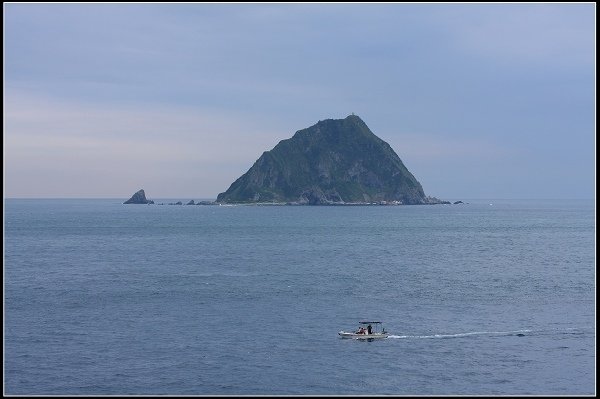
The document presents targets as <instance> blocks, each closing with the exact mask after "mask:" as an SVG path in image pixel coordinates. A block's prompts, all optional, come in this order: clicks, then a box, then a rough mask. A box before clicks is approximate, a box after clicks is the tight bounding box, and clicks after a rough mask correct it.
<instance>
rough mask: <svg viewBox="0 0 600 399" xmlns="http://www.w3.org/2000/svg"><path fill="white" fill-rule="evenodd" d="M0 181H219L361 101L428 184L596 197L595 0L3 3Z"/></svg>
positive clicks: (186, 187)
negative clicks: (560, 0)
mask: <svg viewBox="0 0 600 399" xmlns="http://www.w3.org/2000/svg"><path fill="white" fill-rule="evenodd" d="M3 7H4V189H5V191H4V192H5V197H43V198H48V197H59V198H60V197H62V198H67V197H78V198H86V197H95V198H103V197H110V198H125V199H126V198H129V197H130V196H131V195H132V194H133V193H134V192H135V191H137V190H138V189H140V188H144V189H145V191H146V195H147V196H148V198H151V199H152V198H181V199H201V198H216V196H217V194H218V193H220V192H223V191H225V190H226V189H227V188H228V187H229V185H230V184H231V183H232V182H233V181H234V180H235V179H237V178H238V177H239V176H240V175H242V174H243V173H245V172H246V171H247V170H248V169H249V168H250V167H251V166H252V164H253V163H254V161H255V160H256V159H257V158H258V157H259V156H260V155H261V154H262V152H263V151H266V150H270V149H272V148H273V147H274V146H275V145H276V144H277V143H278V142H279V141H280V140H283V139H287V138H289V137H291V136H292V135H293V134H294V133H295V132H296V131H297V130H300V129H303V128H306V127H309V126H312V125H313V124H315V123H317V122H318V121H319V120H322V119H328V118H333V119H338V118H344V117H346V116H348V115H349V114H351V113H353V112H354V113H355V114H356V115H358V116H360V117H361V118H362V119H363V120H364V121H365V123H366V124H367V125H368V126H369V127H370V129H371V130H372V131H373V133H375V134H376V135H377V136H379V137H380V138H381V139H383V140H385V141H387V142H388V143H389V144H390V145H391V146H392V148H393V149H394V150H395V151H396V153H397V154H398V155H399V156H400V158H401V159H402V161H403V162H404V164H405V165H406V166H407V168H408V169H409V170H410V171H411V172H412V173H413V174H414V175H415V177H416V178H417V180H419V182H420V183H421V184H422V186H423V189H424V190H425V193H426V194H427V195H431V196H435V197H438V198H440V199H448V200H452V199H468V198H527V199H528V198H565V199H570V198H594V197H595V162H596V161H595V144H596V135H595V101H596V96H595V68H596V66H595V49H596V41H595V37H596V26H595V13H596V6H595V4H594V3H580V4H539V3H533V4H492V3H490V4H474V5H473V4H451V3H447V4H389V3H382V4H368V3H365V4H351V3H348V4H275V5H272V4H184V3H182V4H156V3H147V4H85V3H82V4H68V3H65V4H20V3H14V4H7V3H4V5H3Z"/></svg>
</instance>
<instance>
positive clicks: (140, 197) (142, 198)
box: [123, 190, 154, 204]
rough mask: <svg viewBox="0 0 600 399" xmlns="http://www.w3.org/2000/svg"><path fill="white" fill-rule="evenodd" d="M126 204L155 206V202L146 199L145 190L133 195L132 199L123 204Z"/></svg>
mask: <svg viewBox="0 0 600 399" xmlns="http://www.w3.org/2000/svg"><path fill="white" fill-rule="evenodd" d="M123 203H124V204H154V201H152V200H147V199H146V193H145V192H144V190H140V191H138V192H137V193H135V194H133V195H132V196H131V198H129V199H128V200H127V201H125V202H123Z"/></svg>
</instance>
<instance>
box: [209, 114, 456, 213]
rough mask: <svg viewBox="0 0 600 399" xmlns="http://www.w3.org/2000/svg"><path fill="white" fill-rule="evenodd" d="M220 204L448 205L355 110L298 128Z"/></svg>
mask: <svg viewBox="0 0 600 399" xmlns="http://www.w3.org/2000/svg"><path fill="white" fill-rule="evenodd" d="M216 202H217V203H220V204H223V203H236V204H241V203H246V204H251V203H256V204H258V203H280V204H281V203H287V204H299V205H352V204H373V203H377V204H395V205H400V204H402V205H416V204H442V203H444V204H448V203H449V202H447V201H440V200H438V199H437V198H434V197H429V196H426V195H425V193H424V191H423V188H422V187H421V184H420V183H419V182H418V181H417V179H416V178H415V177H414V176H413V175H412V173H410V172H409V171H408V169H407V168H406V167H405V166H404V164H403V163H402V161H401V160H400V158H399V157H398V155H397V154H396V153H395V152H394V150H393V149H392V148H391V147H390V145H389V144H388V143H386V142H385V141H383V140H381V139H380V138H379V137H377V136H376V135H375V134H373V132H371V130H370V129H369V128H368V126H367V125H366V124H365V122H363V121H362V119H360V118H359V117H358V116H356V115H354V114H352V115H350V116H348V117H346V118H344V119H327V120H323V121H319V122H318V123H317V124H315V125H313V126H311V127H309V128H306V129H303V130H299V131H297V132H296V133H295V134H294V136H293V137H292V138H290V139H286V140H282V141H280V142H279V144H277V145H276V146H275V147H274V148H273V149H272V150H271V151H265V152H264V153H263V154H262V155H261V156H260V158H258V160H257V161H256V162H255V163H254V165H253V166H252V167H251V168H250V169H249V170H248V171H247V172H246V173H245V174H243V175H242V176H241V177H240V178H238V179H237V180H236V181H235V182H233V183H232V184H231V186H230V187H229V189H228V190H227V191H225V192H223V193H221V194H219V195H218V197H217V201H216Z"/></svg>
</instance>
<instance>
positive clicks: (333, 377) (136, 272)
mask: <svg viewBox="0 0 600 399" xmlns="http://www.w3.org/2000/svg"><path fill="white" fill-rule="evenodd" d="M121 202H122V200H18V199H8V200H5V225H4V228H5V231H4V234H5V236H4V244H5V247H4V251H5V252H4V256H5V259H4V262H5V263H4V312H5V313H4V334H5V336H4V361H5V363H4V389H5V393H6V394H18V395H26V394H57V395H58V394H67V395H80V394H85V395H103V394H156V395H160V394H181V395H188V394H192V395H193V394H198V395H209V394H217V395H234V394H248V395H255V394H344V395H355V394H394V395H415V394H416V395H427V394H436V395H440V394H448V395H451V394H511V395H512V394H537V395H542V394H558V395H566V394H582V395H588V394H589V395H591V394H594V393H595V352H596V347H595V342H596V339H595V338H596V335H595V244H594V239H595V208H594V203H593V201H508V200H504V201H482V200H479V201H469V202H470V203H469V204H464V205H435V206H388V207H380V206H372V207H360V206H357V207H289V206H285V207H278V206H272V207H268V206H236V207H225V206H221V207H219V206H185V205H184V206H168V205H165V206H160V205H122V204H121ZM165 202H166V201H165ZM364 319H376V320H381V321H383V322H384V326H385V327H386V329H387V330H388V331H390V332H391V334H392V335H391V336H390V338H388V339H385V340H381V341H373V342H362V341H356V340H351V339H349V340H347V339H341V338H339V337H338V335H337V332H338V331H340V330H346V331H348V330H351V329H355V328H356V327H357V322H358V321H360V320H364Z"/></svg>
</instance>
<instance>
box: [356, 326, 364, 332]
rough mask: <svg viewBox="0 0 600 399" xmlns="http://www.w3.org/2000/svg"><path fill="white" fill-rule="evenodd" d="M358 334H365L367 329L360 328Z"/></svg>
mask: <svg viewBox="0 0 600 399" xmlns="http://www.w3.org/2000/svg"><path fill="white" fill-rule="evenodd" d="M356 333H357V334H364V333H365V329H364V328H362V327H360V328H359V329H358V331H357V332H356Z"/></svg>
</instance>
